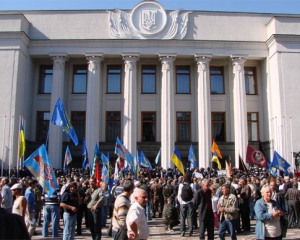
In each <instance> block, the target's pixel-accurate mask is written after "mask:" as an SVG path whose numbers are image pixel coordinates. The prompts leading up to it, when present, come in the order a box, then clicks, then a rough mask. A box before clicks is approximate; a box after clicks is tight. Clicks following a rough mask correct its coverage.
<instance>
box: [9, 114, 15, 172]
mask: <svg viewBox="0 0 300 240" xmlns="http://www.w3.org/2000/svg"><path fill="white" fill-rule="evenodd" d="M11 118H12V120H10V128H9V158H8V177H9V178H10V170H11V164H12V161H11V157H12V150H11V148H12V143H11V141H12V127H13V119H14V116H11Z"/></svg>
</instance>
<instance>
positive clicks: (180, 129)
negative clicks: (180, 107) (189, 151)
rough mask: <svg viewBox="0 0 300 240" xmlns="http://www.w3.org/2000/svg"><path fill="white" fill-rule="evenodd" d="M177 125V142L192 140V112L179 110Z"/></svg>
mask: <svg viewBox="0 0 300 240" xmlns="http://www.w3.org/2000/svg"><path fill="white" fill-rule="evenodd" d="M176 123H177V124H176V125H177V142H190V141H191V113H190V112H177V113H176Z"/></svg>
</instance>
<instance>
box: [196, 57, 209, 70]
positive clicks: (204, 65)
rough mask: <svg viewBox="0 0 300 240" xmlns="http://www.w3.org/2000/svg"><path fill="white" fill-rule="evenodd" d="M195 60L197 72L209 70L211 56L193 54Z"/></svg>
mask: <svg viewBox="0 0 300 240" xmlns="http://www.w3.org/2000/svg"><path fill="white" fill-rule="evenodd" d="M195 60H196V62H197V65H198V69H197V71H198V72H201V71H205V70H208V69H209V66H208V63H209V62H210V60H211V55H198V54H195Z"/></svg>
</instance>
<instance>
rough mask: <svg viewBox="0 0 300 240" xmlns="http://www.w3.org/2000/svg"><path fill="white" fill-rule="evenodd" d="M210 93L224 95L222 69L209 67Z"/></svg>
mask: <svg viewBox="0 0 300 240" xmlns="http://www.w3.org/2000/svg"><path fill="white" fill-rule="evenodd" d="M210 92H211V94H224V93H225V90H224V68H223V67H210Z"/></svg>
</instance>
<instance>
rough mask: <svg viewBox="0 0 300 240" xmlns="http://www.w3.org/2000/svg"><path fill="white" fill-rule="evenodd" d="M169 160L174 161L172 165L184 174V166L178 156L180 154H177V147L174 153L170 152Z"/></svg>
mask: <svg viewBox="0 0 300 240" xmlns="http://www.w3.org/2000/svg"><path fill="white" fill-rule="evenodd" d="M171 160H172V162H173V163H174V165H175V166H176V167H177V168H178V170H179V171H180V172H181V173H182V174H184V167H183V164H182V161H181V157H180V154H179V151H178V149H177V147H175V149H174V153H172V156H171Z"/></svg>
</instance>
